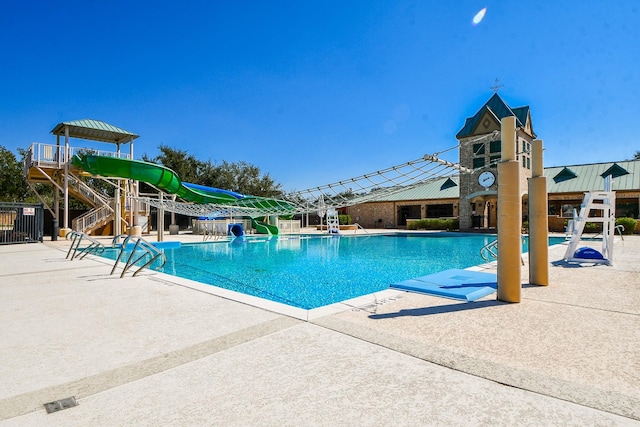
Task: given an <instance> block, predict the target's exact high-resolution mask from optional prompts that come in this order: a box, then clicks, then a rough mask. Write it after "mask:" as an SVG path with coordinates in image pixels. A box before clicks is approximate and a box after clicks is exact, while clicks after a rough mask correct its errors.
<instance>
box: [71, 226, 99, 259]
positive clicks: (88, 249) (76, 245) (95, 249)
mask: <svg viewBox="0 0 640 427" xmlns="http://www.w3.org/2000/svg"><path fill="white" fill-rule="evenodd" d="M65 238H66V239H67V240H69V239H70V238H73V240H72V241H71V246H70V247H69V251H68V252H67V258H69V256H71V258H70V259H71V260H72V261H73V260H74V259H75V258H76V257H78V259H82V258H84V257H86V256H87V255H89V254H91V253H95V254H101V253H103V252H104V245H103V244H102V243H100V242H99V241H97V240H96V239H94V238H93V237H91V236H89V235H88V234H85V233H81V232H79V231H71V232H69V233H67V235H66V236H65ZM83 240H84V241H89V245H88V246H85V247H83V248H81V247H80V244H81V243H82V241H83Z"/></svg>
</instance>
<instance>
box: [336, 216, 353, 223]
mask: <svg viewBox="0 0 640 427" xmlns="http://www.w3.org/2000/svg"><path fill="white" fill-rule="evenodd" d="M338 223H339V224H340V225H349V224H351V215H338Z"/></svg>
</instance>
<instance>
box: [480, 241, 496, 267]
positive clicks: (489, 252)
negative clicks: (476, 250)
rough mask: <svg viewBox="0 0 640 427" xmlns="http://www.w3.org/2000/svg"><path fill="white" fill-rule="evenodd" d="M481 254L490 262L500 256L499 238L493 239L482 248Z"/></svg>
mask: <svg viewBox="0 0 640 427" xmlns="http://www.w3.org/2000/svg"><path fill="white" fill-rule="evenodd" d="M480 256H481V257H482V259H483V260H485V261H487V262H489V261H492V260H494V259H497V258H498V239H495V240H492V241H490V242H489V243H487V244H486V245H484V246H483V247H482V248H480Z"/></svg>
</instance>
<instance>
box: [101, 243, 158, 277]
mask: <svg viewBox="0 0 640 427" xmlns="http://www.w3.org/2000/svg"><path fill="white" fill-rule="evenodd" d="M119 237H122V236H116V237H115V238H114V241H113V244H115V242H116V241H117V239H118V238H119ZM132 240H135V244H134V245H133V248H132V249H131V254H130V255H129V258H127V261H126V262H125V265H124V268H123V269H122V273H120V278H121V279H122V278H123V277H124V275H125V274H126V273H127V271H129V269H130V268H131V267H133V266H134V265H136V264H137V263H138V261H140V260H141V259H143V258H145V257H146V256H149V260H148V261H147V262H145V263H144V264H143V265H142V266H141V267H140V268H138V269H137V270H136V271H135V272H134V273H133V276H134V277H135V276H136V275H137V274H138V273H139V272H141V271H142V270H144V269H145V268H147V267H149V266H150V265H151V264H152V263H153V262H154V261H156V260H157V259H159V258H161V259H162V263H161V264H160V266H159V267H157V268H162V267H163V266H164V265H165V263H166V262H167V257H166V256H165V254H164V252H162V251H161V250H160V249H158V248H156V247H155V246H153V245H152V244H151V243H149V242H147V241H146V240H145V239H143V238H142V237H139V236H127V237H126V238H125V239H124V241H123V242H122V247H121V248H120V253H119V254H118V257H117V258H116V261H115V263H114V264H113V268H112V269H111V273H110V274H113V273H114V272H115V271H116V268H117V267H118V264H119V263H120V259H121V258H122V255H123V254H124V253H125V251H126V250H127V246H128V244H129V242H130V241H132ZM138 249H141V250H142V255H140V256H138V257H137V258H135V259H134V255H135V253H136V251H137V250H138Z"/></svg>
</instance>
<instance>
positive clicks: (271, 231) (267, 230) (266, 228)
mask: <svg viewBox="0 0 640 427" xmlns="http://www.w3.org/2000/svg"><path fill="white" fill-rule="evenodd" d="M251 226H252V227H253V228H255V229H256V231H257V232H258V233H260V234H268V235H270V236H271V235H274V236H277V235H278V227H276V226H275V225H271V224H267V223H266V222H264V221H259V220H257V219H255V218H251Z"/></svg>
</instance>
